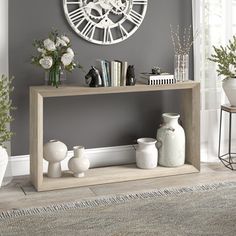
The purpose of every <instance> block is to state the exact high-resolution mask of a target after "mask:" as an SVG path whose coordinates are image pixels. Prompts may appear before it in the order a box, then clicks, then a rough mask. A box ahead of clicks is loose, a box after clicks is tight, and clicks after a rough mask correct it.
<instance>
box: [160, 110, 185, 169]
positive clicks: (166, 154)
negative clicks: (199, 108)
mask: <svg viewBox="0 0 236 236" xmlns="http://www.w3.org/2000/svg"><path fill="white" fill-rule="evenodd" d="M162 117H163V119H164V123H163V124H162V125H161V127H160V128H159V129H158V131H157V148H158V153H159V156H158V157H159V162H158V163H159V165H161V166H166V167H177V166H181V165H184V163H185V132H184V129H183V128H182V126H180V125H179V123H178V119H179V117H180V115H179V114H176V113H164V114H163V115H162Z"/></svg>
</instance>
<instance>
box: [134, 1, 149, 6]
mask: <svg viewBox="0 0 236 236" xmlns="http://www.w3.org/2000/svg"><path fill="white" fill-rule="evenodd" d="M133 4H134V5H147V0H133Z"/></svg>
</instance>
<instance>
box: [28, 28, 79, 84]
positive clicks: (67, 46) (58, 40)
mask: <svg viewBox="0 0 236 236" xmlns="http://www.w3.org/2000/svg"><path fill="white" fill-rule="evenodd" d="M33 45H34V47H35V48H36V49H37V52H38V55H36V56H33V57H32V59H31V62H32V63H33V64H35V65H38V66H40V67H42V68H43V69H45V70H46V71H48V72H49V81H48V83H49V85H53V86H56V87H58V86H59V85H60V83H61V81H60V75H61V71H62V70H66V71H69V72H71V71H72V70H74V69H75V68H82V67H81V66H80V65H79V63H77V62H75V54H74V51H73V50H72V49H71V42H70V39H69V38H68V37H67V36H66V35H61V36H59V34H58V32H57V31H52V32H51V33H50V34H49V37H48V38H47V39H44V40H35V41H34V43H33Z"/></svg>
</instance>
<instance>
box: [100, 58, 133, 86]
mask: <svg viewBox="0 0 236 236" xmlns="http://www.w3.org/2000/svg"><path fill="white" fill-rule="evenodd" d="M96 62H97V63H96V64H97V65H96V68H97V69H98V70H99V72H100V75H101V78H102V81H103V86H104V87H118V86H125V85H126V74H127V68H128V62H127V61H123V62H122V61H118V60H114V61H107V60H102V59H98V60H97V61H96Z"/></svg>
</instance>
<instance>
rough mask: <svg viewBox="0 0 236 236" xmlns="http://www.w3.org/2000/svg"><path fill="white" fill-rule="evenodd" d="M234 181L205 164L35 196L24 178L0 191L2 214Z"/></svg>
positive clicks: (223, 170)
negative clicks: (185, 171)
mask: <svg viewBox="0 0 236 236" xmlns="http://www.w3.org/2000/svg"><path fill="white" fill-rule="evenodd" d="M235 177H236V172H235V171H231V170H229V169H227V168H225V167H224V166H223V164H222V163H202V164H201V173H193V174H188V175H178V176H167V177H164V178H151V179H144V180H136V181H128V182H119V183H110V184H102V185H95V186H90V187H80V188H73V189H64V190H54V191H48V192H36V190H35V188H34V187H33V186H32V185H31V184H30V183H29V177H28V176H21V177H15V178H14V179H13V181H12V183H11V184H9V185H8V186H5V187H2V188H1V189H0V212H1V211H5V210H11V209H18V208H24V207H26V208H29V207H38V206H48V205H52V204H57V203H62V202H70V201H80V200H84V199H86V200H88V199H90V198H93V197H94V196H107V195H114V194H127V193H130V192H147V191H150V190H153V189H154V190H158V189H164V188H173V187H174V188H175V187H177V188H178V187H188V186H196V185H201V184H212V183H218V182H225V181H226V182H227V181H233V180H234V179H235ZM21 189H22V190H23V191H24V192H23V191H22V190H21ZM24 193H25V194H24Z"/></svg>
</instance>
